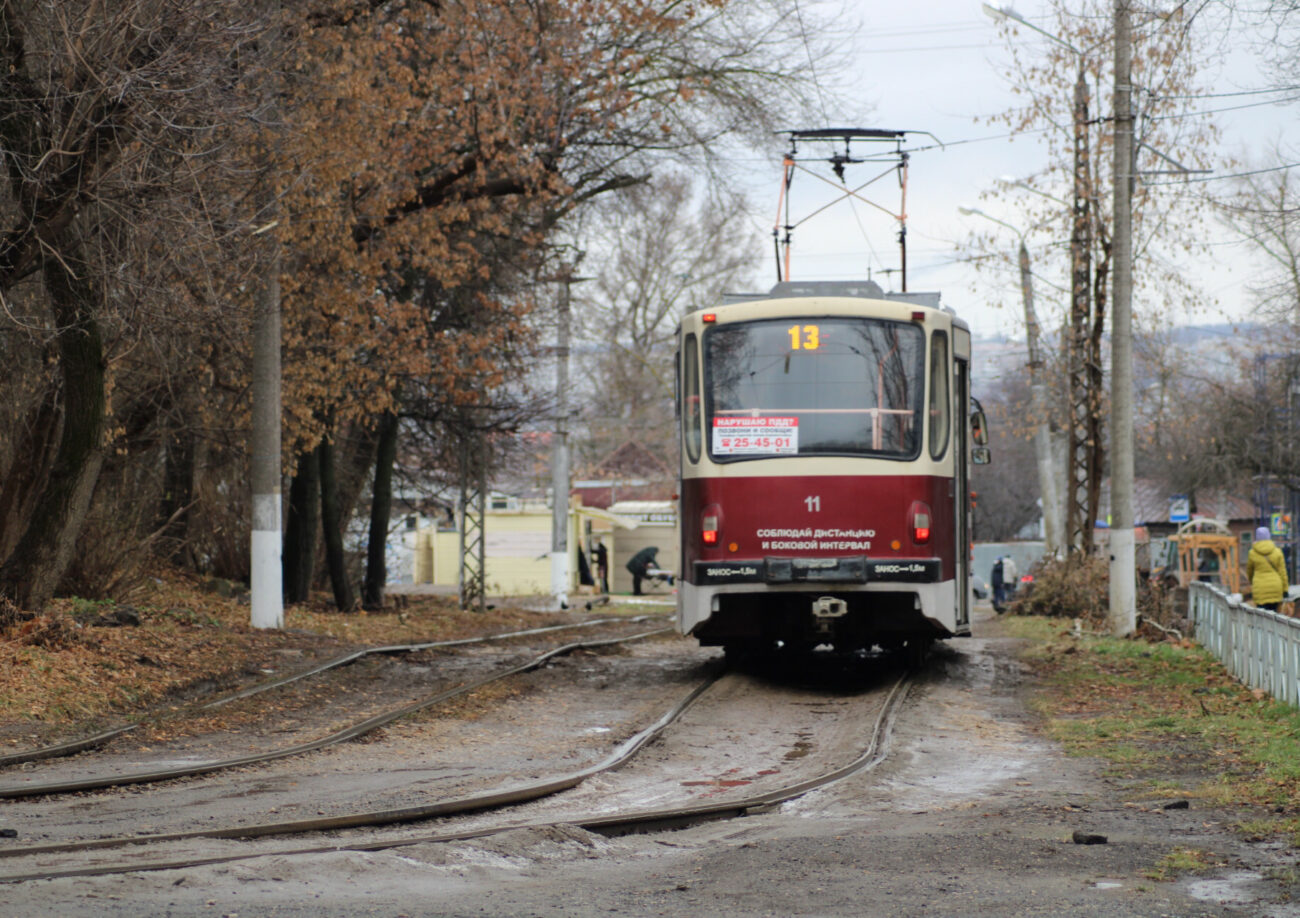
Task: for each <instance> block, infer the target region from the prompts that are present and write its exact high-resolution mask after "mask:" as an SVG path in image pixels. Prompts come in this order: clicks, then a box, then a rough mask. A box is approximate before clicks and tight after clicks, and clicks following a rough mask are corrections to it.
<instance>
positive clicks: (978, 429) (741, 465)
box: [677, 281, 987, 651]
mask: <svg viewBox="0 0 1300 918" xmlns="http://www.w3.org/2000/svg"><path fill="white" fill-rule="evenodd" d="M938 299H939V298H938V295H937V294H924V293H911V294H909V293H891V294H886V293H883V292H882V291H881V289H880V287H879V286H878V285H876V284H875V283H873V282H871V281H865V282H854V283H836V282H812V283H788V282H787V283H778V284H777V285H776V287H775V288H774V289H773V290H772V292H771V293H770V294H769V295H767V296H760V297H755V298H752V299H742V300H740V301H736V302H728V303H726V304H724V305H719V306H717V307H716V308H712V309H707V310H701V311H696V312H692V313H690V314H689V315H688V316H686V317H685V318H684V319H683V321H682V324H681V327H680V330H679V338H678V345H679V351H678V374H679V376H678V386H679V395H680V406H679V407H680V412H679V413H680V430H681V438H682V442H681V447H682V449H681V456H682V466H681V487H680V501H681V503H680V513H679V519H680V525H681V545H682V556H681V559H680V566H679V570H680V571H681V577H680V584H679V589H678V610H677V611H678V624H679V627H680V629H681V631H682V633H684V634H692V635H694V636H695V637H696V638H697V639H698V640H699V641H700V643H701V644H705V645H712V646H723V647H725V648H727V649H728V651H748V650H755V651H764V650H770V649H776V648H779V647H786V648H791V649H796V650H798V649H812V648H814V647H818V646H820V645H830V646H832V647H833V648H835V649H836V650H839V651H854V650H860V649H871V648H873V647H879V648H881V649H883V650H898V649H902V648H907V649H909V650H913V651H915V650H919V649H923V648H924V647H926V646H928V645H929V643H930V642H931V641H933V640H934V639H936V638H944V637H950V636H954V635H967V634H969V633H970V609H971V602H972V596H971V586H970V538H971V532H970V501H969V498H968V495H969V484H968V480H967V473H968V465H967V463H968V459H969V458H970V456H971V453H972V446H976V445H977V444H974V443H973V442H972V440H973V439H977V440H979V441H980V443H979V444H978V445H977V450H976V452H977V455H976V460H977V461H982V460H986V457H987V450H986V449H984V448H983V446H982V442H983V439H984V438H983V426H984V421H983V417H982V415H981V414H980V413H979V412H974V413H969V412H968V410H967V407H968V406H969V405H970V404H971V398H970V376H969V360H970V342H971V339H970V331H969V329H968V327H967V326H966V325H965V324H964V323H962V322H961V321H960V320H959V319H958V318H956V316H955V315H954V314H953V313H952V311H951V310H948V309H946V308H942V307H940V305H939V302H938ZM973 428H974V436H973V435H972V429H973Z"/></svg>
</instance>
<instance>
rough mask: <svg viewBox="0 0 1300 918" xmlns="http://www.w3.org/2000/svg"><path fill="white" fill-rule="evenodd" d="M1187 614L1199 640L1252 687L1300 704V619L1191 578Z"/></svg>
mask: <svg viewBox="0 0 1300 918" xmlns="http://www.w3.org/2000/svg"><path fill="white" fill-rule="evenodd" d="M1187 606H1188V609H1187V615H1188V618H1190V619H1191V621H1192V624H1193V626H1194V627H1195V629H1196V640H1197V641H1198V642H1199V643H1200V644H1201V646H1202V647H1204V648H1205V649H1207V650H1209V651H1210V652H1211V653H1213V654H1214V655H1215V656H1216V657H1218V658H1219V660H1220V661H1221V662H1222V663H1223V665H1224V666H1225V667H1227V669H1228V672H1230V673H1232V674H1233V675H1234V676H1236V677H1237V678H1238V679H1240V680H1241V681H1242V682H1243V683H1245V684H1246V685H1248V686H1249V687H1250V688H1257V689H1263V690H1264V691H1266V692H1268V693H1269V694H1270V695H1272V696H1273V697H1274V698H1276V699H1277V700H1278V701H1283V702H1286V703H1287V704H1289V705H1293V706H1300V619H1295V618H1289V617H1287V616H1285V615H1278V614H1277V613H1276V612H1269V611H1268V610H1266V609H1257V608H1255V607H1254V606H1252V605H1250V604H1249V603H1245V602H1240V601H1233V600H1232V599H1230V598H1229V597H1228V594H1227V593H1225V592H1224V591H1223V589H1222V588H1221V587H1218V586H1215V585H1214V584H1210V583H1192V584H1191V585H1190V586H1189V588H1188V596H1187Z"/></svg>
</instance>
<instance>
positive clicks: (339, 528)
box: [318, 438, 357, 612]
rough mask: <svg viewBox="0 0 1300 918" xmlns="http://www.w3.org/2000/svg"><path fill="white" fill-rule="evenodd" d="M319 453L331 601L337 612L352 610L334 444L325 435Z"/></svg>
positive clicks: (322, 523)
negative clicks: (332, 592)
mask: <svg viewBox="0 0 1300 918" xmlns="http://www.w3.org/2000/svg"><path fill="white" fill-rule="evenodd" d="M318 451H319V453H320V512H321V528H322V529H324V531H325V563H326V566H327V567H328V568H329V572H330V586H332V587H333V588H334V605H336V606H337V607H338V610H339V611H340V612H355V611H356V607H357V597H356V595H355V594H354V593H353V592H352V581H351V580H350V579H349V578H348V563H347V556H346V555H345V553H344V551H343V525H344V523H343V520H342V515H343V514H342V510H341V508H340V507H339V486H338V476H337V475H336V474H335V468H334V458H335V457H334V444H333V443H331V442H330V440H329V439H328V438H327V439H325V440H322V441H321V445H320V446H319V447H318Z"/></svg>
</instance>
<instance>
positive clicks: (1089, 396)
mask: <svg viewBox="0 0 1300 918" xmlns="http://www.w3.org/2000/svg"><path fill="white" fill-rule="evenodd" d="M1073 114H1074V195H1073V207H1072V216H1073V220H1072V223H1071V227H1070V276H1071V280H1070V338H1069V364H1070V461H1069V484H1068V485H1067V487H1068V488H1069V490H1068V491H1067V492H1066V507H1067V511H1066V532H1065V542H1066V547H1067V550H1068V551H1078V552H1083V553H1085V554H1090V553H1091V552H1092V527H1093V525H1094V520H1095V519H1096V514H1097V507H1096V504H1095V503H1094V502H1093V500H1092V497H1091V496H1092V493H1093V490H1094V486H1093V476H1092V471H1093V466H1094V464H1095V463H1094V461H1093V455H1094V453H1095V451H1096V450H1095V447H1096V444H1095V443H1094V435H1093V431H1094V428H1095V426H1096V425H1095V424H1094V423H1093V415H1094V413H1095V412H1096V405H1095V401H1096V399H1095V397H1094V393H1093V390H1092V387H1091V385H1090V380H1091V373H1090V366H1089V364H1090V363H1091V361H1090V360H1089V355H1090V347H1089V344H1090V340H1091V334H1090V330H1091V325H1092V321H1091V320H1092V295H1091V282H1092V215H1091V208H1090V207H1089V201H1090V197H1091V194H1092V189H1091V187H1090V176H1091V169H1090V168H1089V162H1088V158H1089V157H1088V153H1089V150H1088V143H1089V138H1088V81H1087V71H1086V68H1085V61H1084V59H1083V58H1082V56H1081V57H1080V59H1079V78H1078V80H1077V81H1076V82H1075V85H1074V112H1073Z"/></svg>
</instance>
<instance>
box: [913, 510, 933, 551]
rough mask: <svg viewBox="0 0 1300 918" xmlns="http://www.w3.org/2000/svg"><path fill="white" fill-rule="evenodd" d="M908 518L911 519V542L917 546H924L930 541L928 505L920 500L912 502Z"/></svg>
mask: <svg viewBox="0 0 1300 918" xmlns="http://www.w3.org/2000/svg"><path fill="white" fill-rule="evenodd" d="M908 516H910V517H911V519H912V541H913V542H915V543H916V544H917V545H925V544H926V543H927V542H929V541H930V519H931V515H930V505H929V504H927V503H926V502H925V501H922V500H914V501H912V509H911V511H910V512H909V513H908Z"/></svg>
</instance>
